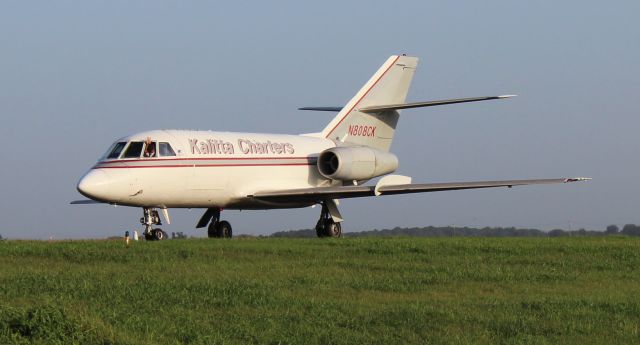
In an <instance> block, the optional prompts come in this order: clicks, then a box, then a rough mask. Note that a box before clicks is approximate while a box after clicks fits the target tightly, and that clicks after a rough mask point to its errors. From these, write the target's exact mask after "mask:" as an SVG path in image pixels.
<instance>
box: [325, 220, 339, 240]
mask: <svg viewBox="0 0 640 345" xmlns="http://www.w3.org/2000/svg"><path fill="white" fill-rule="evenodd" d="M324 235H325V236H326V237H335V238H338V237H340V236H342V226H341V225H340V223H336V222H334V221H333V220H330V221H328V222H326V223H325V224H324Z"/></svg>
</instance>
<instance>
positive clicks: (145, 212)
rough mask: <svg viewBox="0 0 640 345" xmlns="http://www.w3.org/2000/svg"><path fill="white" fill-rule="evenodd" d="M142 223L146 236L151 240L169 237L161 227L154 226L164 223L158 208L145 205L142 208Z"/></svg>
mask: <svg viewBox="0 0 640 345" xmlns="http://www.w3.org/2000/svg"><path fill="white" fill-rule="evenodd" d="M140 223H141V224H142V225H143V226H144V232H143V233H142V234H143V235H144V238H145V239H146V240H150V241H160V240H164V239H165V238H167V233H166V232H164V231H162V229H160V228H155V229H154V228H153V226H154V225H162V222H161V221H160V215H159V214H158V210H156V209H155V208H152V207H144V208H143V209H142V218H140Z"/></svg>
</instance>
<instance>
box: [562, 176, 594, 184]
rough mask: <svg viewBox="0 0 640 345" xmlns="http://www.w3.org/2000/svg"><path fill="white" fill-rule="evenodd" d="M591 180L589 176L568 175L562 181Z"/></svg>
mask: <svg viewBox="0 0 640 345" xmlns="http://www.w3.org/2000/svg"><path fill="white" fill-rule="evenodd" d="M591 180H592V178H591V177H569V178H566V179H564V183H569V182H581V181H591Z"/></svg>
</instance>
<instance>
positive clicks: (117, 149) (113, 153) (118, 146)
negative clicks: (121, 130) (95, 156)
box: [106, 141, 127, 159]
mask: <svg viewBox="0 0 640 345" xmlns="http://www.w3.org/2000/svg"><path fill="white" fill-rule="evenodd" d="M126 145H127V143H126V142H124V141H121V142H117V143H115V144H114V145H113V146H112V147H111V150H109V151H108V152H107V155H106V156H107V157H106V158H107V159H114V158H118V157H120V153H122V149H124V147H125V146H126Z"/></svg>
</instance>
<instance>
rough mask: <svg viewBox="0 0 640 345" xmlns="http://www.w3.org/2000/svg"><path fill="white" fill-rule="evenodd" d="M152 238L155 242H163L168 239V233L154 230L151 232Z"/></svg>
mask: <svg viewBox="0 0 640 345" xmlns="http://www.w3.org/2000/svg"><path fill="white" fill-rule="evenodd" d="M151 237H152V239H153V240H155V241H161V240H164V239H166V238H167V233H166V232H164V231H162V229H153V230H151Z"/></svg>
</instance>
